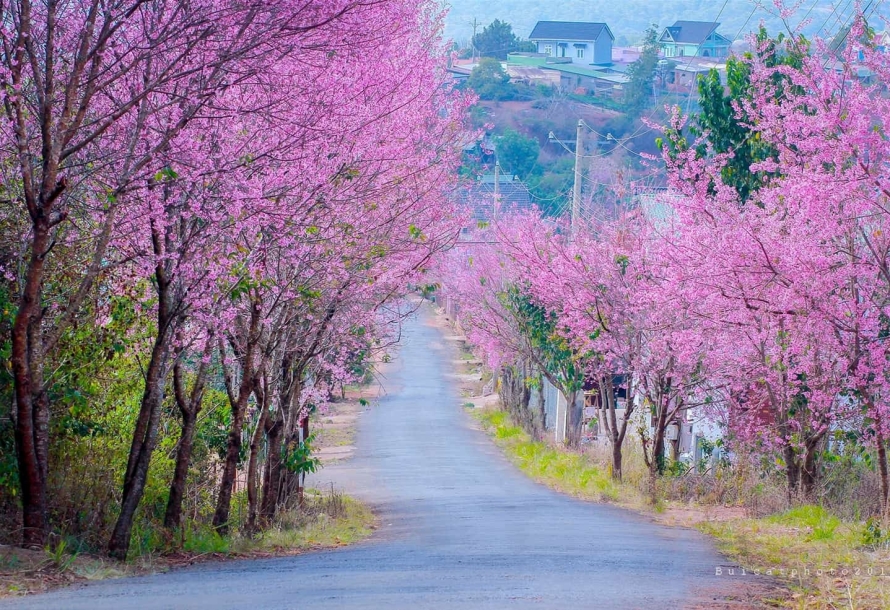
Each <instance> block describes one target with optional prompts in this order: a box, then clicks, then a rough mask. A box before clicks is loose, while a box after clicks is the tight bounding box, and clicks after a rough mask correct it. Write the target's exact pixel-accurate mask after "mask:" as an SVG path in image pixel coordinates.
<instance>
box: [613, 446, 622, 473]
mask: <svg viewBox="0 0 890 610" xmlns="http://www.w3.org/2000/svg"><path fill="white" fill-rule="evenodd" d="M622 461H623V456H622V455H621V444H619V443H613V444H612V478H613V479H615V480H616V481H620V480H621V476H622V472H621V462H622Z"/></svg>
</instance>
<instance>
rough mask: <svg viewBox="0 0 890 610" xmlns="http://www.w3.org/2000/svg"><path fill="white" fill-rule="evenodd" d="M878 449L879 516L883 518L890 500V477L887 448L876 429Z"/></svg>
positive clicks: (882, 437) (881, 435)
mask: <svg viewBox="0 0 890 610" xmlns="http://www.w3.org/2000/svg"><path fill="white" fill-rule="evenodd" d="M875 440H876V441H877V449H878V472H879V473H880V475H881V515H883V516H884V517H886V516H887V513H888V499H890V475H888V473H887V446H886V444H885V441H884V435H883V433H882V432H881V430H880V426H879V427H878V433H877V438H876V439H875Z"/></svg>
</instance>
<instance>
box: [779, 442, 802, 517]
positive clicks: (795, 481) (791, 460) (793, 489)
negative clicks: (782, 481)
mask: <svg viewBox="0 0 890 610" xmlns="http://www.w3.org/2000/svg"><path fill="white" fill-rule="evenodd" d="M782 455H783V458H784V460H785V478H786V480H787V482H788V501H789V502H792V503H793V502H794V501H795V500H796V499H797V494H798V490H799V488H800V466H799V465H798V463H797V451H795V449H794V447H792V446H791V445H787V444H786V445H785V447H784V448H783V449H782Z"/></svg>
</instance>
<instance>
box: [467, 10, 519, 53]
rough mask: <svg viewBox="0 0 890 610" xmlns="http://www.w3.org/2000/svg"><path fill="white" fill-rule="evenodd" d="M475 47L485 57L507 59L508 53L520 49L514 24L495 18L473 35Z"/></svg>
mask: <svg viewBox="0 0 890 610" xmlns="http://www.w3.org/2000/svg"><path fill="white" fill-rule="evenodd" d="M472 44H473V48H474V49H475V50H476V53H478V54H479V55H482V56H483V57H494V58H497V59H506V58H507V53H511V52H513V51H516V50H518V48H519V46H520V42H519V39H518V38H517V37H516V34H514V33H513V26H511V25H510V24H509V23H507V22H506V21H501V20H500V19H495V20H494V21H492V22H491V23H490V24H489V25H487V26H485V28H483V29H482V32H480V33H479V34H476V35H475V36H473V41H472Z"/></svg>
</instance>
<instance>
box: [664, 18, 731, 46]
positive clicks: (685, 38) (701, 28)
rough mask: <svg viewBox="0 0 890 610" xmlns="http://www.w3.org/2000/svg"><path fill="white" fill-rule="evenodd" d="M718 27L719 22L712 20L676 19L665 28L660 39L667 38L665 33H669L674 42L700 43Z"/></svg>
mask: <svg viewBox="0 0 890 610" xmlns="http://www.w3.org/2000/svg"><path fill="white" fill-rule="evenodd" d="M719 27H720V24H719V23H716V22H713V21H677V22H675V23H674V25H671V26H668V27H666V28H665V30H664V33H662V35H661V40H662V41H665V40H667V38H666V35H669V36H670V39H671V40H673V41H674V42H679V43H684V44H701V43H703V42H704V41H705V40H706V39H707V38H708V36H710V35H711V33H712V32H713V31H714V30H716V29H717V28H719Z"/></svg>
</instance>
